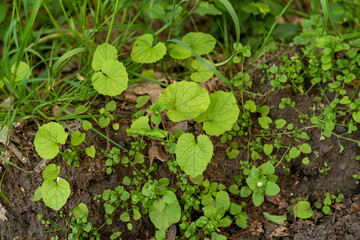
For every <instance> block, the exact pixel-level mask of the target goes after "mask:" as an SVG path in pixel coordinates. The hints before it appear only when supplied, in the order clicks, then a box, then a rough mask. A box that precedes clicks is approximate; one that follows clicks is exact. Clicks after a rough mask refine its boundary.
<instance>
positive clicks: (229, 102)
mask: <svg viewBox="0 0 360 240" xmlns="http://www.w3.org/2000/svg"><path fill="white" fill-rule="evenodd" d="M209 97H210V105H209V107H208V109H207V110H206V112H204V113H202V114H200V115H199V116H198V117H197V118H195V119H194V120H195V121H197V122H203V124H204V125H203V128H204V130H205V132H206V133H207V134H208V135H214V136H219V135H221V134H223V133H225V132H226V131H230V130H231V129H232V127H233V125H234V123H235V122H236V121H237V119H238V116H239V113H240V110H239V107H238V106H237V102H236V99H235V97H234V95H233V94H232V93H227V92H223V91H217V92H215V93H212V94H210V96H209Z"/></svg>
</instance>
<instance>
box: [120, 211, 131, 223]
mask: <svg viewBox="0 0 360 240" xmlns="http://www.w3.org/2000/svg"><path fill="white" fill-rule="evenodd" d="M120 220H121V221H123V222H130V215H129V213H128V212H123V213H122V214H121V215H120Z"/></svg>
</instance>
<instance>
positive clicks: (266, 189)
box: [240, 162, 280, 206]
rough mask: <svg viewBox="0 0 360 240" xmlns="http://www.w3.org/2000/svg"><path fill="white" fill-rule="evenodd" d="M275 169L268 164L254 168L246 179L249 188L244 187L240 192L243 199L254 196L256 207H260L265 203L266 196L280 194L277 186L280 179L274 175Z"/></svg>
mask: <svg viewBox="0 0 360 240" xmlns="http://www.w3.org/2000/svg"><path fill="white" fill-rule="evenodd" d="M274 173H275V167H274V166H273V165H272V164H271V163H270V162H266V163H263V164H261V165H260V166H259V167H255V166H253V167H252V168H251V170H250V174H249V176H248V177H247V178H246V183H247V185H248V186H243V187H242V188H241V190H240V194H241V196H242V197H248V196H250V195H251V194H252V200H253V203H254V205H255V206H260V205H261V204H262V203H263V202H264V194H267V195H269V196H273V195H276V194H278V193H279V192H280V188H279V186H278V185H277V184H276V181H277V179H278V177H277V176H276V175H274Z"/></svg>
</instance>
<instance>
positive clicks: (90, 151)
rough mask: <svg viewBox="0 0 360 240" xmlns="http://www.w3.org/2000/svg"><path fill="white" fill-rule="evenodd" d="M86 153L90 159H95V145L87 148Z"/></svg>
mask: <svg viewBox="0 0 360 240" xmlns="http://www.w3.org/2000/svg"><path fill="white" fill-rule="evenodd" d="M85 152H86V154H87V155H88V156H89V157H91V158H94V157H95V147H94V145H91V146H90V147H87V148H85Z"/></svg>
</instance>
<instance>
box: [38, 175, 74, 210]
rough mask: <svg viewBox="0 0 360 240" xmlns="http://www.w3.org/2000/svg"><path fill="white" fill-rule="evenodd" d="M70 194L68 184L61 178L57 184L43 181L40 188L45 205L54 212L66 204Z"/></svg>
mask: <svg viewBox="0 0 360 240" xmlns="http://www.w3.org/2000/svg"><path fill="white" fill-rule="evenodd" d="M70 192H71V191H70V184H69V183H68V182H67V181H66V180H65V179H62V178H60V179H59V181H58V182H57V183H56V182H54V181H47V180H45V181H44V182H43V184H42V186H41V196H42V199H43V201H44V203H45V205H46V206H48V207H50V208H52V209H54V210H55V211H58V210H60V209H61V208H62V207H63V206H64V205H65V204H66V202H67V199H68V198H69V196H70Z"/></svg>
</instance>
